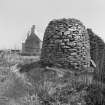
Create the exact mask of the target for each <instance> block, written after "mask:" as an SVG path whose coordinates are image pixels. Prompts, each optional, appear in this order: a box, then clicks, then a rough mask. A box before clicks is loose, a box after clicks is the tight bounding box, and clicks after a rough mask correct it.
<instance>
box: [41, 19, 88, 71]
mask: <svg viewBox="0 0 105 105" xmlns="http://www.w3.org/2000/svg"><path fill="white" fill-rule="evenodd" d="M41 61H42V62H43V63H44V64H51V65H59V66H61V65H62V66H63V67H66V68H71V67H73V68H75V69H81V67H82V66H83V67H89V66H90V42H89V36H88V33H87V30H86V28H85V26H84V25H83V24H82V23H81V22H80V21H79V20H76V19H58V20H52V21H51V22H50V23H49V24H48V26H47V28H46V30H45V34H44V38H43V46H42V53H41Z"/></svg>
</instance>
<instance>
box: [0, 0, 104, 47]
mask: <svg viewBox="0 0 105 105" xmlns="http://www.w3.org/2000/svg"><path fill="white" fill-rule="evenodd" d="M63 17H64V18H76V19H79V20H81V21H82V22H83V23H84V25H86V27H89V28H92V29H93V31H94V32H95V33H96V34H98V35H99V36H101V37H102V38H103V40H104V41H105V28H104V27H105V0H0V48H15V47H16V48H21V43H22V41H24V40H25V38H26V36H27V31H28V30H30V28H31V25H33V24H35V25H36V30H37V35H38V36H39V37H40V38H41V39H42V38H43V34H44V31H45V28H46V26H47V24H48V23H49V21H50V20H52V19H55V18H63Z"/></svg>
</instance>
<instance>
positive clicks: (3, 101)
mask: <svg viewBox="0 0 105 105" xmlns="http://www.w3.org/2000/svg"><path fill="white" fill-rule="evenodd" d="M38 59H39V56H20V55H18V54H5V55H4V56H3V57H1V58H0V105H29V103H27V104H26V103H21V101H20V100H21V99H19V97H22V96H26V95H28V94H27V92H28V88H29V87H30V86H29V84H27V83H26V82H25V77H24V76H23V75H20V77H18V76H19V75H18V74H17V73H15V72H13V71H12V68H13V67H14V65H16V64H30V63H32V62H35V61H37V60H38ZM14 69H15V68H14ZM30 105H34V104H32V103H31V104H30Z"/></svg>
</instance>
